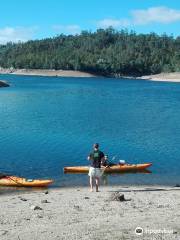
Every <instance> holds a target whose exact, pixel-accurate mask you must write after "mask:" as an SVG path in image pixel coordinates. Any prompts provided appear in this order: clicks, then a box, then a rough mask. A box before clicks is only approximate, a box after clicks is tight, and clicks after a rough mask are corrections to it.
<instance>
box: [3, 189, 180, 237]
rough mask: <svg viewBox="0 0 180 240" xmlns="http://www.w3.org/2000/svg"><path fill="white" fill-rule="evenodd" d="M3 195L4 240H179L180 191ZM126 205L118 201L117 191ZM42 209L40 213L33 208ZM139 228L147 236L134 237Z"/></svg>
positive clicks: (58, 191)
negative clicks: (115, 197)
mask: <svg viewBox="0 0 180 240" xmlns="http://www.w3.org/2000/svg"><path fill="white" fill-rule="evenodd" d="M45 191H46V190H39V191H33V192H20V191H18V192H15V193H14V194H10V195H6V194H3V189H2V188H1V189H0V205H1V211H0V239H1V240H9V239H13V240H16V239H17V240H35V239H37V240H46V239H49V240H57V239H67V240H69V239H73V240H75V239H83V240H84V239H85V240H89V239H94V240H100V239H107V240H109V239H113V240H116V239H117V240H119V239H143V240H144V239H145V240H146V239H167V240H169V239H176V240H178V239H180V225H179V220H180V203H179V199H180V188H178V187H172V188H171V187H145V186H142V187H140V186H138V187H137V186H135V187H133V186H131V187H125V186H113V187H101V188H100V192H98V193H96V192H92V193H91V192H89V188H86V187H84V188H82V187H76V188H59V189H49V190H48V194H45ZM116 191H118V192H120V193H121V194H124V197H125V199H126V200H127V201H123V202H121V201H113V200H112V195H113V194H114V193H115V192H116ZM35 206H38V207H40V208H41V209H37V210H34V207H35ZM137 227H141V228H143V231H144V233H143V235H142V236H138V235H136V234H135V229H136V228H137Z"/></svg>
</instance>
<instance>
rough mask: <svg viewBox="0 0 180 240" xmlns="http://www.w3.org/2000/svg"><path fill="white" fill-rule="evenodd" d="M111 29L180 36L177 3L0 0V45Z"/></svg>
mask: <svg viewBox="0 0 180 240" xmlns="http://www.w3.org/2000/svg"><path fill="white" fill-rule="evenodd" d="M109 26H112V27H113V28H115V29H117V30H121V29H128V30H134V31H136V32H137V33H150V32H155V33H157V34H160V35H161V34H163V33H167V34H168V35H173V36H174V37H177V36H179V35H180V0H6V1H3V0H0V44H4V43H7V42H10V41H12V42H18V41H22V42H24V41H27V40H32V39H42V38H47V37H54V36H57V35H59V34H62V33H63V34H73V35H74V34H79V33H81V31H83V30H88V31H92V32H93V31H96V29H98V28H104V29H105V28H107V27H109Z"/></svg>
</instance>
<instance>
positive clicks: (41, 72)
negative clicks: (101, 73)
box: [0, 68, 96, 77]
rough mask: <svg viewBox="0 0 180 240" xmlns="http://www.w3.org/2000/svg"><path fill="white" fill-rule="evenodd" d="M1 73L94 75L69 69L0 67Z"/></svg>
mask: <svg viewBox="0 0 180 240" xmlns="http://www.w3.org/2000/svg"><path fill="white" fill-rule="evenodd" d="M0 73H1V74H17V75H31V76H50V77H53V76H54V77H56V76H57V77H96V76H95V75H93V74H90V73H86V72H80V71H70V70H46V69H44V70H42V69H14V70H12V69H2V68H1V69H0Z"/></svg>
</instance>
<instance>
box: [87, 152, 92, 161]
mask: <svg viewBox="0 0 180 240" xmlns="http://www.w3.org/2000/svg"><path fill="white" fill-rule="evenodd" d="M91 159H92V158H91V153H90V154H89V156H88V157H87V160H89V161H90V160H91Z"/></svg>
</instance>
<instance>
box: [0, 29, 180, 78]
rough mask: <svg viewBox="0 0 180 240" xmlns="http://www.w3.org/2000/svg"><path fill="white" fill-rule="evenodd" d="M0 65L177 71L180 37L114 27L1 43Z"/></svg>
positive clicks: (115, 71) (91, 70) (129, 73)
mask: <svg viewBox="0 0 180 240" xmlns="http://www.w3.org/2000/svg"><path fill="white" fill-rule="evenodd" d="M0 67H2V68H15V69H55V70H59V69H62V70H76V71H83V72H89V73H93V74H99V75H104V76H122V75H124V76H142V75H149V74H157V73H161V72H175V71H176V72H179V71H180V36H178V37H177V38H173V37H172V36H167V35H166V34H164V35H161V36H159V35H157V34H155V33H150V34H136V33H135V32H132V31H131V32H128V31H126V30H121V31H115V30H114V29H113V28H108V29H106V30H103V29H98V30H97V31H96V32H93V33H91V32H88V31H83V32H82V33H81V34H80V35H75V36H73V35H69V36H66V35H63V34H62V35H59V36H57V37H54V38H47V39H42V40H34V41H28V42H26V43H17V44H15V43H7V44H6V45H0Z"/></svg>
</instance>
